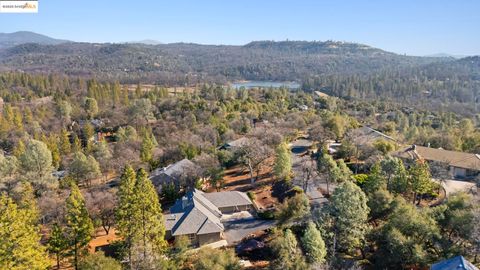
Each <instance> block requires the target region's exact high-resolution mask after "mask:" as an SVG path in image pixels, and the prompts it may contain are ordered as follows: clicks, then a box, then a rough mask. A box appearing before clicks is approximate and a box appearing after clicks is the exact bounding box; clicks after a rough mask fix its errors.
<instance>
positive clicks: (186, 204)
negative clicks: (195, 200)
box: [182, 196, 189, 209]
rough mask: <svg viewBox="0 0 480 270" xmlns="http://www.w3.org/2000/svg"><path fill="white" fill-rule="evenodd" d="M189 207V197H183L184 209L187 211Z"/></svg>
mask: <svg viewBox="0 0 480 270" xmlns="http://www.w3.org/2000/svg"><path fill="white" fill-rule="evenodd" d="M188 205H189V202H188V197H187V196H183V197H182V208H183V209H185V208H186V207H187V206H188Z"/></svg>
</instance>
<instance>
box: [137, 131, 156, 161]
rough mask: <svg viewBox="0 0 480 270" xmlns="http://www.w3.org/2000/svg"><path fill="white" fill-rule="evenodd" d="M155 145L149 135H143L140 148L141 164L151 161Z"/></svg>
mask: <svg viewBox="0 0 480 270" xmlns="http://www.w3.org/2000/svg"><path fill="white" fill-rule="evenodd" d="M154 148H155V144H154V142H153V141H152V138H151V136H150V134H147V133H146V134H145V135H144V136H143V140H142V145H141V148H140V159H141V160H142V161H143V162H150V161H152V159H153V149H154Z"/></svg>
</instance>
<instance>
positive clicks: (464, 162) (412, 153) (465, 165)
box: [393, 145, 480, 179]
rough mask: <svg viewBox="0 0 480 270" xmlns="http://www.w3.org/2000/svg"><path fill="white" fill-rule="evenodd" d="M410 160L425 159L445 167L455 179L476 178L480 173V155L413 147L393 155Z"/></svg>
mask: <svg viewBox="0 0 480 270" xmlns="http://www.w3.org/2000/svg"><path fill="white" fill-rule="evenodd" d="M393 155H394V156H396V157H399V158H403V159H410V160H418V159H423V160H426V161H428V162H429V163H430V164H439V165H441V166H444V168H445V169H446V171H448V173H449V174H450V176H451V177H454V178H460V179H463V178H474V177H476V176H477V175H478V174H479V173H480V155H477V154H471V153H464V152H456V151H449V150H444V149H436V148H430V147H425V146H418V145H412V146H409V147H407V148H405V149H402V150H400V151H398V152H395V153H394V154H393Z"/></svg>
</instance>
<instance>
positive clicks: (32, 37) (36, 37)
mask: <svg viewBox="0 0 480 270" xmlns="http://www.w3.org/2000/svg"><path fill="white" fill-rule="evenodd" d="M66 42H70V41H68V40H61V39H55V38H51V37H48V36H45V35H41V34H37V33H34V32H29V31H19V32H14V33H0V49H1V48H7V47H13V46H16V45H20V44H25V43H37V44H45V45H55V44H61V43H66Z"/></svg>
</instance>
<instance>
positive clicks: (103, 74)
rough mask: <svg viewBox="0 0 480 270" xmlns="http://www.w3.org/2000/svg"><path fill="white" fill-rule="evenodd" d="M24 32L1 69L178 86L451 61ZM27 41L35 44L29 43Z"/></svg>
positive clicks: (333, 47)
mask: <svg viewBox="0 0 480 270" xmlns="http://www.w3.org/2000/svg"><path fill="white" fill-rule="evenodd" d="M27 33H28V34H26V36H27V37H29V38H28V39H27V38H19V37H18V36H22V35H19V34H18V33H17V34H16V35H13V37H15V38H14V39H13V40H14V41H12V40H10V41H9V42H7V43H8V44H16V43H20V44H18V45H13V46H9V47H4V48H3V49H1V48H0V66H1V69H2V70H17V71H25V72H54V73H63V74H67V75H74V76H89V77H92V76H94V77H97V78H100V79H109V80H110V79H115V80H120V81H122V82H138V81H142V82H152V83H167V84H182V85H183V84H185V83H187V84H190V83H196V82H205V81H212V82H220V83H222V82H227V81H232V80H277V81H302V80H304V79H305V78H310V77H312V76H317V75H334V74H344V75H354V74H358V75H361V74H372V73H378V72H381V71H383V70H387V69H390V70H396V69H401V68H411V67H422V66H425V65H429V64H435V63H438V65H439V66H441V65H442V63H450V62H452V61H454V60H455V59H453V58H451V57H416V56H405V55H399V54H395V53H392V52H387V51H384V50H381V49H378V48H374V47H371V46H368V45H364V44H358V43H349V42H339V41H253V42H250V43H248V44H246V45H243V46H237V45H200V44H193V43H170V44H155V45H148V44H143V43H140V42H135V43H85V42H83V43H81V42H70V43H65V42H67V41H62V40H56V39H50V38H48V37H45V36H42V35H38V34H35V35H32V34H31V33H30V32H27ZM33 34H34V33H33ZM9 35H10V37H12V34H9ZM37 35H38V36H37ZM32 37H36V41H37V42H33V43H32V41H33V40H34V39H33V38H32ZM27 41H28V42H27ZM5 42H6V39H5V38H4V43H5ZM461 65H462V64H461V63H460V64H458V66H461ZM448 72H450V70H448Z"/></svg>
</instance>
